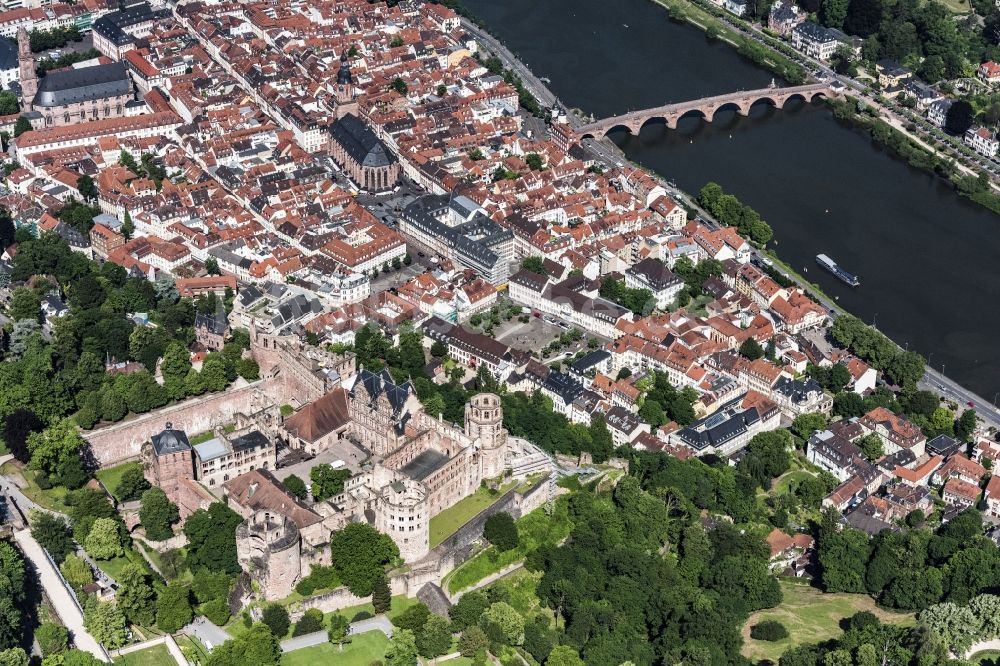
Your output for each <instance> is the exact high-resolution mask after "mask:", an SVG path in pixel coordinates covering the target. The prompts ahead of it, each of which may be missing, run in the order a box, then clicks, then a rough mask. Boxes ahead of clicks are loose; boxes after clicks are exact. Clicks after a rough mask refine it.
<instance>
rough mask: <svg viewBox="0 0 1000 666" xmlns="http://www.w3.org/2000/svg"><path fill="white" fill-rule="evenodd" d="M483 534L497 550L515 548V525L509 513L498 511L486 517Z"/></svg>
mask: <svg viewBox="0 0 1000 666" xmlns="http://www.w3.org/2000/svg"><path fill="white" fill-rule="evenodd" d="M483 536H484V537H486V540H487V541H489V542H490V543H491V544H493V545H494V546H496V549H497V550H499V551H505V550H513V549H514V548H517V545H518V536H517V526H516V525H515V524H514V519H513V518H512V517H511V515H510V514H509V513H506V512H504V511H500V512H498V513H494V514H493V515H492V516H490V517H489V518H487V519H486V525H485V527H484V528H483Z"/></svg>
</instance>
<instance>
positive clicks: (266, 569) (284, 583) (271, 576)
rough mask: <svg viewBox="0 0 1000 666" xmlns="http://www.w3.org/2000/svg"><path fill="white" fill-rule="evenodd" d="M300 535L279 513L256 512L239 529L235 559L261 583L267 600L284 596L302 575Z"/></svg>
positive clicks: (292, 588) (287, 519) (290, 591)
mask: <svg viewBox="0 0 1000 666" xmlns="http://www.w3.org/2000/svg"><path fill="white" fill-rule="evenodd" d="M300 551H301V537H300V536H299V529H298V528H297V527H296V526H295V523H293V522H292V520H291V519H290V518H288V517H286V516H284V515H282V514H280V513H272V512H270V511H266V510H260V511H257V512H255V513H254V514H253V515H252V516H250V518H248V519H247V520H245V521H243V522H242V523H240V524H239V526H237V528H236V558H237V559H238V560H239V563H240V566H241V567H243V570H244V571H246V572H248V573H250V575H251V576H252V577H253V578H254V579H255V580H257V581H258V582H259V583H260V588H261V591H262V593H263V595H264V598H265V599H269V600H270V599H283V598H285V597H287V596H288V595H289V594H291V593H292V590H294V589H295V584H296V583H297V582H298V581H299V579H300V578H301V576H302V563H301V555H300Z"/></svg>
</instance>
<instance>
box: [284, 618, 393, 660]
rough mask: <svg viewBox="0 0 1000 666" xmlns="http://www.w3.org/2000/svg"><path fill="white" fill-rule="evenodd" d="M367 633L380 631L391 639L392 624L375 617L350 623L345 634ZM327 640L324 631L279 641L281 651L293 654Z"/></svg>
mask: <svg viewBox="0 0 1000 666" xmlns="http://www.w3.org/2000/svg"><path fill="white" fill-rule="evenodd" d="M369 631H381V632H382V633H383V634H385V637H386V638H392V622H389V619H388V618H387V617H386V616H385V615H376V616H375V617H370V618H368V619H367V620H358V621H357V622H352V623H351V629H350V631H348V632H347V633H348V634H349V635H354V634H366V633H368V632H369ZM327 640H329V639H328V638H327V633H326V632H325V631H315V632H313V633H311V634H306V635H305V636H296V637H295V638H288V639H286V640H283V641H281V651H282V652H294V651H295V650H301V649H303V648H307V647H313V646H315V645H322V644H323V643H326V642H327Z"/></svg>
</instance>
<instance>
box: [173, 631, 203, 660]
mask: <svg viewBox="0 0 1000 666" xmlns="http://www.w3.org/2000/svg"><path fill="white" fill-rule="evenodd" d="M174 640H176V641H177V647H179V648H180V649H181V652H182V653H183V654H184V657H185V658H186V659H187V660H188V661H193V662H194V663H196V664H203V663H205V662H206V661H208V650H207V649H205V646H204V645H202V643H201V641H199V640H198V639H197V638H196V637H194V636H186V635H181V634H178V635H177V636H176V637H175V638H174Z"/></svg>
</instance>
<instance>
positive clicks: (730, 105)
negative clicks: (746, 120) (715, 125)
mask: <svg viewBox="0 0 1000 666" xmlns="http://www.w3.org/2000/svg"><path fill="white" fill-rule="evenodd" d="M746 108H747V110H749V108H750V107H746ZM723 109H725V110H727V111H729V110H733V111H736V113H738V114H740V115H741V116H745V115H746V111H744V105H743V104H742V103H741V102H740V101H736V100H733V101H732V102H724V103H722V104H720V105H718V106H717V107H715V108H714V109H712V117H711V118H708V117H706V118H705V120H708V121H710V122H715V116H717V115H718V113H719V111H722V110H723Z"/></svg>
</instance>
